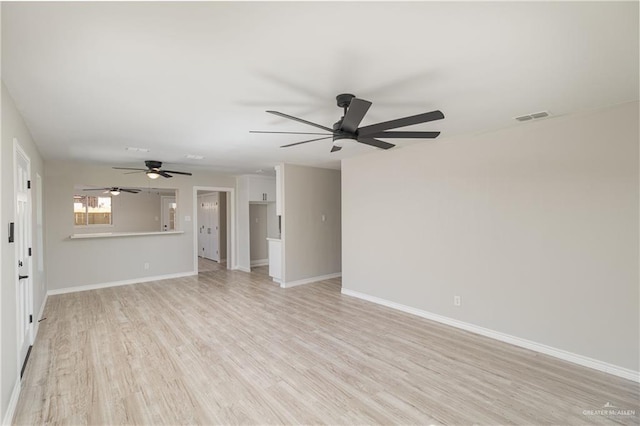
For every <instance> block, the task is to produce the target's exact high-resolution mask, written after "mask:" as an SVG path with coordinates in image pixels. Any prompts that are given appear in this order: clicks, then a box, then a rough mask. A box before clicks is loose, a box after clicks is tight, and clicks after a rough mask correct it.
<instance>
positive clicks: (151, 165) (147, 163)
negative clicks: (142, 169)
mask: <svg viewBox="0 0 640 426" xmlns="http://www.w3.org/2000/svg"><path fill="white" fill-rule="evenodd" d="M144 165H145V166H147V168H149V169H159V168H160V167H162V161H153V160H147V161H145V162H144Z"/></svg>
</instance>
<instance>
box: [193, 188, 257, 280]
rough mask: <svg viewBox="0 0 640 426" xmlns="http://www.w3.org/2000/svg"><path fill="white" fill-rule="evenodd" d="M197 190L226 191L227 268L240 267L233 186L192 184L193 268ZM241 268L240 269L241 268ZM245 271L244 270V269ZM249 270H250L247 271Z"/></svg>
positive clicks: (196, 232) (196, 259) (195, 266)
mask: <svg viewBox="0 0 640 426" xmlns="http://www.w3.org/2000/svg"><path fill="white" fill-rule="evenodd" d="M198 191H214V192H226V193H227V200H226V201H227V227H226V228H227V260H228V262H227V269H229V270H232V269H240V268H239V267H238V266H237V263H238V253H236V250H237V244H236V217H235V215H236V211H235V210H236V207H235V206H236V193H235V191H236V190H235V188H231V187H222V186H194V187H193V205H192V208H193V210H192V212H191V214H192V217H191V223H193V270H194V271H196V274H197V273H198V272H197V271H198V254H199V253H198ZM241 270H242V269H241ZM245 272H246V271H245ZM249 272H251V271H249Z"/></svg>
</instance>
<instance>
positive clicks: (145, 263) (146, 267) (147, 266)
mask: <svg viewBox="0 0 640 426" xmlns="http://www.w3.org/2000/svg"><path fill="white" fill-rule="evenodd" d="M144 270H145V271H148V270H149V262H144Z"/></svg>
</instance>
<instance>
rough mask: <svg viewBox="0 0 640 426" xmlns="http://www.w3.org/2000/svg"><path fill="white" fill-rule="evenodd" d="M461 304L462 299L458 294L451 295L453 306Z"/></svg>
mask: <svg viewBox="0 0 640 426" xmlns="http://www.w3.org/2000/svg"><path fill="white" fill-rule="evenodd" d="M461 304H462V299H461V297H460V296H453V306H460V305H461Z"/></svg>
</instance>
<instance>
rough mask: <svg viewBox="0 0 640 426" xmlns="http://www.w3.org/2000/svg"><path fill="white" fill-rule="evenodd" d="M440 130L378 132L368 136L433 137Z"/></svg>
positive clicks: (438, 133) (436, 135) (435, 136)
mask: <svg viewBox="0 0 640 426" xmlns="http://www.w3.org/2000/svg"><path fill="white" fill-rule="evenodd" d="M438 135H440V132H378V133H370V134H368V135H367V137H370V138H405V139H434V138H437V137H438Z"/></svg>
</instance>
